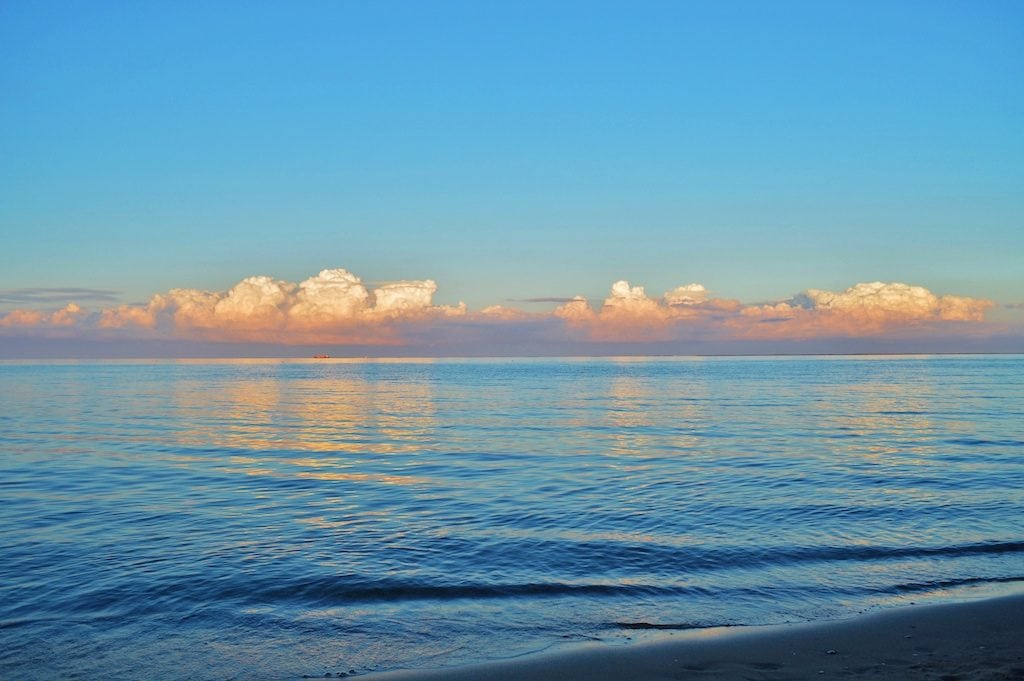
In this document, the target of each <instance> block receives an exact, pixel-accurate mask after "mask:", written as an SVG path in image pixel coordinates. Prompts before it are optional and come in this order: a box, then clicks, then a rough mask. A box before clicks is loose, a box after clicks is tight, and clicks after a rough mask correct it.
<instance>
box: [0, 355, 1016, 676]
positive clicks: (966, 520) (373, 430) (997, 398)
mask: <svg viewBox="0 0 1024 681" xmlns="http://www.w3.org/2000/svg"><path fill="white" fill-rule="evenodd" d="M0 454H2V456H0V499H2V504H0V529H2V536H0V669H4V670H9V672H10V674H11V676H12V678H14V677H16V678H34V677H36V678H48V677H51V676H52V675H55V674H62V675H67V676H69V677H72V678H74V677H81V678H98V677H103V678H155V679H160V678H268V679H269V678H294V677H300V676H302V675H303V674H307V675H315V676H322V675H323V674H324V673H325V672H327V671H330V672H332V674H337V673H338V672H345V673H349V672H350V671H354V672H357V673H362V672H367V671H373V670H387V669H394V668H401V667H437V666H444V665H455V664H464V663H469V662H478V661H482V660H486V659H488V658H493V657H508V656H512V655H516V654H521V653H526V652H530V651H535V650H540V649H544V648H548V647H550V646H553V645H557V644H560V643H564V642H578V641H588V640H600V641H606V642H612V643H616V642H625V641H627V640H630V639H633V638H636V637H637V636H639V635H643V634H644V632H649V631H665V630H666V629H668V630H671V629H686V628H693V627H708V626H722V625H735V624H770V623H778V622H786V621H811V620H819V619H826V618H837V617H845V616H849V615H852V614H855V613H857V612H859V611H862V610H868V609H874V608H879V607H882V606H886V605H893V604H899V603H909V602H912V601H913V602H918V601H927V600H934V601H939V600H943V599H954V598H961V597H965V596H969V595H971V594H973V593H985V592H988V591H993V592H994V591H997V590H998V589H999V588H1001V587H1002V586H1006V585H1017V584H1018V583H1019V582H1021V581H1022V580H1024V529H1022V528H1024V526H1022V523H1021V518H1024V491H1022V490H1024V357H1021V356H938V357H798V358H793V357H791V358H668V359H663V358H651V359H636V358H625V359H501V360H402V361H397V360H391V361H389V360H316V361H313V360H309V361H303V360H266V361H250V360H246V361H241V360H240V361H197V362H186V361H168V362H82V363H74V362H67V363H34V362H7V363H0Z"/></svg>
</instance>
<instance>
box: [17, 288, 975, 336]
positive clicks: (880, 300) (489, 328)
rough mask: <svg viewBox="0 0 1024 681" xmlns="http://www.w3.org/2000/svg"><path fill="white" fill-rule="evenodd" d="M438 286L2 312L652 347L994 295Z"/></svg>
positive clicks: (182, 297)
mask: <svg viewBox="0 0 1024 681" xmlns="http://www.w3.org/2000/svg"><path fill="white" fill-rule="evenodd" d="M436 292H437V284H436V283H435V282H434V281H432V280H430V279H424V280H407V281H396V282H391V283H386V284H382V285H379V286H376V287H375V288H372V289H371V288H368V287H367V286H366V285H365V284H364V283H363V281H362V280H361V279H360V278H359V277H358V276H356V275H354V274H352V273H351V272H348V271H347V270H344V269H326V270H323V271H321V272H320V273H319V274H317V275H315V276H312V277H309V278H308V279H305V280H304V281H302V282H300V283H297V284H296V283H292V282H288V281H283V280H280V279H274V278H273V277H269V276H264V275H260V276H253V277H247V278H246V279H243V280H242V281H240V282H238V283H237V284H235V285H234V286H232V287H231V288H230V289H228V290H226V291H203V290H198V289H191V288H176V289H171V290H170V291H167V292H166V293H160V294H157V295H154V296H153V297H152V298H151V299H150V300H149V301H148V303H146V304H144V305H118V306H114V307H108V308H105V309H101V310H98V311H95V312H92V313H87V312H86V311H85V310H83V309H82V308H81V307H79V306H78V305H76V304H74V303H71V304H69V305H67V306H65V307H63V308H61V309H59V310H55V311H38V310H27V309H18V310H14V311H12V312H8V313H6V314H0V332H2V333H6V334H8V335H10V334H20V335H25V334H33V333H39V334H41V335H54V334H60V335H63V336H65V337H66V336H68V335H73V334H76V333H78V334H81V335H85V336H89V337H95V338H111V337H115V338H134V337H139V338H168V337H170V338H180V339H188V340H202V341H206V340H213V341H233V342H261V343H268V342H269V343H282V344H310V343H317V344H319V343H330V344H339V345H340V344H359V345H363V344H375V345H399V344H409V343H413V344H415V343H418V342H419V343H422V342H425V343H427V344H428V345H429V346H431V347H446V344H448V343H449V342H451V343H458V342H466V343H472V342H477V340H474V339H478V340H479V342H494V339H497V341H498V342H507V343H512V342H514V339H515V338H530V339H531V342H555V343H558V342H600V343H627V344H628V343H651V342H658V343H664V342H672V341H683V340H701V341H719V340H724V341H731V340H739V341H750V340H754V341H756V340H766V341H778V340H794V341H799V340H805V339H821V338H871V337H878V338H886V337H908V336H914V335H915V334H917V335H918V336H921V335H923V334H927V333H930V332H932V331H934V330H936V329H944V330H947V331H950V332H951V333H956V334H969V333H971V330H972V329H984V328H987V327H986V325H984V324H981V322H983V320H984V316H985V312H986V311H987V310H988V309H989V308H992V307H994V303H992V302H991V301H987V300H981V299H976V298H968V297H963V296H955V295H938V294H935V293H933V292H931V291H929V290H928V289H926V288H923V287H921V286H911V285H907V284H901V283H882V282H872V283H861V284H856V285H854V286H852V287H850V288H848V289H846V290H844V291H840V292H833V291H824V290H819V289H808V290H806V291H804V292H803V293H800V294H798V295H795V296H794V297H792V298H790V299H787V300H783V301H775V302H771V303H766V304H757V305H743V304H741V303H740V302H739V301H737V300H732V299H726V298H718V297H714V296H713V295H712V293H711V292H710V291H709V290H708V289H707V288H705V287H704V286H703V285H701V284H698V283H691V284H686V285H682V286H678V287H676V288H673V289H671V290H669V291H666V292H665V293H664V294H663V295H661V296H651V295H648V294H647V292H646V290H645V288H644V287H643V286H634V285H631V284H630V283H629V282H628V281H625V280H621V281H617V282H615V283H614V284H612V287H611V290H610V291H609V294H608V296H607V297H606V298H605V299H604V300H603V301H602V302H601V304H600V305H599V306H592V305H591V304H590V302H589V301H587V299H585V298H583V297H582V296H576V297H575V298H572V299H568V300H565V299H561V300H563V301H564V302H562V304H561V305H559V306H558V307H556V308H555V309H554V310H552V311H550V312H539V313H538V312H526V311H523V310H520V309H517V308H515V307H508V306H504V305H492V306H489V307H485V308H483V309H482V310H480V311H478V312H469V311H468V310H467V309H466V307H465V305H463V304H460V305H458V306H454V307H452V306H441V305H435V304H434V303H433V297H434V294H435V293H436Z"/></svg>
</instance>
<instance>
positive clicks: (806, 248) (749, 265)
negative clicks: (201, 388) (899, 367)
mask: <svg viewBox="0 0 1024 681" xmlns="http://www.w3.org/2000/svg"><path fill="white" fill-rule="evenodd" d="M0 45H3V48H2V50H0V92H2V95H0V157H2V159H3V160H2V161H0V233H2V249H0V290H12V289H22V288H57V287H84V288H95V289H102V290H109V291H117V292H119V297H120V299H121V300H122V301H124V302H133V301H145V300H147V299H148V298H149V296H150V295H152V294H153V293H156V292H160V291H165V290H167V289H169V288H172V287H193V288H201V289H202V288H207V289H212V290H224V289H227V288H229V287H230V286H232V285H233V284H234V283H236V282H237V281H239V280H240V279H242V278H243V277H246V276H249V275H253V274H269V275H272V276H275V277H280V278H284V279H288V280H291V281H298V280H300V279H302V278H304V277H306V276H309V275H310V274H311V273H315V272H317V271H319V270H320V269H322V268H329V267H344V268H347V269H348V270H351V271H352V272H355V273H358V274H359V275H360V276H361V277H363V278H364V279H365V280H367V281H369V282H378V281H388V280H396V279H425V278H431V279H434V280H436V281H437V282H438V284H439V290H438V291H437V294H436V297H435V300H436V301H437V302H440V303H455V302H457V301H459V300H463V301H465V302H467V303H468V304H469V305H470V306H471V307H477V306H483V305H487V304H490V303H496V302H502V301H505V300H507V299H525V298H534V297H547V296H571V295H574V294H583V295H586V296H588V297H591V298H600V297H602V296H603V295H605V294H606V293H607V290H608V286H609V284H610V283H611V282H612V281H614V280H617V279H620V278H628V279H630V280H631V281H634V282H636V283H642V284H645V285H647V287H648V289H649V290H650V291H653V292H658V293H660V292H662V291H664V290H667V289H669V288H672V287H674V286H677V285H679V284H683V283H687V282H690V281H698V282H701V283H703V284H704V285H706V286H707V287H708V288H709V289H711V290H713V291H714V292H715V293H716V294H717V295H720V296H723V297H731V298H739V299H741V300H743V301H746V302H758V301H767V300H779V299H783V298H786V297H789V296H790V295H792V294H794V293H796V292H798V291H801V290H803V289H806V288H822V289H830V290H841V289H844V288H846V287H848V286H852V285H853V284H855V283H857V282H866V281H874V280H882V281H900V282H908V283H911V284H919V285H922V286H926V287H928V288H929V289H931V290H934V291H936V292H937V293H952V294H958V295H966V296H975V297H982V298H989V299H993V300H995V301H996V302H998V303H1014V302H1020V301H1022V300H1024V87H1022V80H1021V74H1022V73H1024V4H1021V3H1019V2H897V3H894V2H856V3H854V2H850V3H832V2H825V3H823V2H775V3H765V2H714V3H712V2H701V3H697V2H693V3H684V2H620V3H599V2H586V3H584V2H560V3H552V2H537V3H531V2H523V3H520V2H517V3H492V2H407V3H401V2H312V3H301V2H289V3H237V2H212V3H209V2H204V3H187V2H184V3H180V2H175V3H144V2H140V3H115V2H109V3H106V2H105V3H94V2H66V3H46V2H16V1H15V2H5V3H3V4H2V5H0ZM7 307H8V308H9V307H10V305H8V306H7ZM993 314H995V315H996V316H997V317H998V316H999V315H1011V316H1012V315H1017V314H1018V313H1016V312H1014V311H1012V310H1006V309H997V310H995V311H994V312H993ZM1018 316H1019V315H1018Z"/></svg>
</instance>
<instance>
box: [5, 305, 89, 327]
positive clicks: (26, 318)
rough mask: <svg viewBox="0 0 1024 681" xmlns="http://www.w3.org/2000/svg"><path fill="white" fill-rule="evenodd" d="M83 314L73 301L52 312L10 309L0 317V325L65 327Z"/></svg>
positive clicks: (75, 321)
mask: <svg viewBox="0 0 1024 681" xmlns="http://www.w3.org/2000/svg"><path fill="white" fill-rule="evenodd" d="M84 316H85V311H84V310H83V309H82V308H81V307H79V306H78V305H76V304H75V303H68V304H67V305H65V306H64V307H62V308H60V309H59V310H56V311H54V312H40V311H39V310H21V309H19V310H12V311H11V312H8V313H7V314H6V315H3V316H2V317H0V327H6V328H22V329H26V328H27V329H31V328H44V329H53V328H66V327H71V326H74V325H75V324H76V323H78V321H79V320H80V319H81V318H82V317H84Z"/></svg>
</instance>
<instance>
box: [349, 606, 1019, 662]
mask: <svg viewBox="0 0 1024 681" xmlns="http://www.w3.org/2000/svg"><path fill="white" fill-rule="evenodd" d="M358 678H360V679H366V681H442V680H447V681H474V680H477V679H486V680H487V681H526V680H527V679H529V680H530V681H573V680H575V679H586V680H587V681H667V680H669V679H681V680H682V679H711V680H719V679H720V680H723V681H724V680H726V679H758V680H765V681H774V680H778V681H782V680H784V679H785V680H793V679H822V678H825V679H833V678H843V679H892V680H893V681H896V680H898V679H929V680H931V679H934V680H935V681H967V680H970V679H977V680H986V681H997V680H1000V681H1001V680H1011V679H1022V680H1024V593H1019V592H1018V593H1013V594H1011V595H1004V596H996V597H992V598H986V599H983V600H974V601H966V602H958V603H940V604H922V605H910V606H902V607H895V608H891V609H887V610H882V611H880V612H874V613H870V614H867V615H861V616H858V617H854V618H851V619H844V620H835V621H827V622H810V623H802V624H781V625H771V626H764V627H731V628H727V629H709V630H698V631H689V632H686V633H685V634H683V635H682V636H676V637H666V638H665V639H661V640H656V641H646V642H638V643H633V644H629V645H625V646H610V645H605V644H585V645H583V646H580V647H578V648H573V649H570V650H566V649H560V650H557V651H552V652H541V653H537V654H533V655H525V656H522V657H516V658H512V659H506V660H499V661H494V662H487V663H483V664H477V665H471V666H465V667H453V668H441V669H429V670H395V671H389V672H378V673H371V674H366V675H359V677H358Z"/></svg>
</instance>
